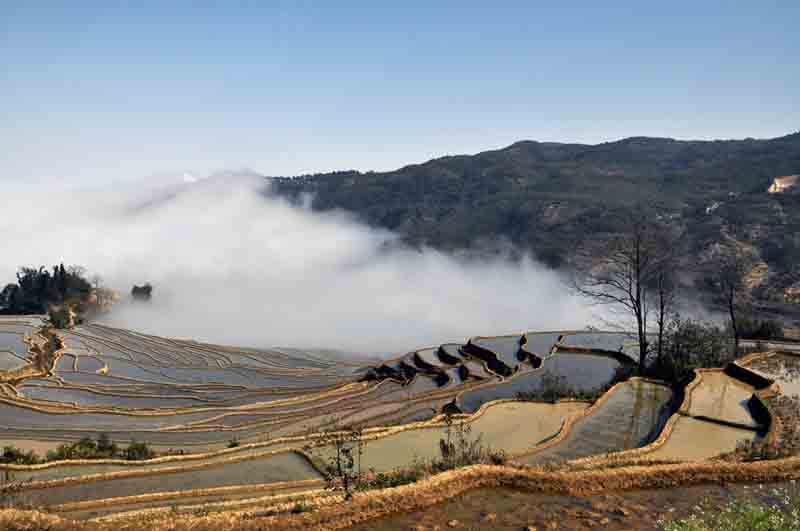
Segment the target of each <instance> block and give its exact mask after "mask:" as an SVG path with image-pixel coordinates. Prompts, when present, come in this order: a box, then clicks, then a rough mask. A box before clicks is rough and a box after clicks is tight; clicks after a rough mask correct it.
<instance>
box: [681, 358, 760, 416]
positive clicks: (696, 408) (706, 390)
mask: <svg viewBox="0 0 800 531" xmlns="http://www.w3.org/2000/svg"><path fill="white" fill-rule="evenodd" d="M754 391H755V389H754V388H753V387H752V386H750V385H747V384H746V383H744V382H741V381H739V380H736V379H734V378H732V377H730V376H728V375H727V374H725V373H724V372H722V371H716V372H710V371H706V372H703V373H701V380H700V384H699V385H698V386H697V387H695V388H694V390H693V391H692V394H691V400H690V402H689V407H688V408H686V409H687V410H686V411H685V413H687V414H688V415H691V416H693V417H704V418H708V419H712V420H720V421H723V422H729V423H732V424H738V425H742V426H746V427H751V428H756V427H758V423H757V422H756V421H755V419H754V418H753V416H752V414H751V413H750V408H749V407H748V405H747V403H748V401H749V400H750V398H751V397H752V396H753V392H754Z"/></svg>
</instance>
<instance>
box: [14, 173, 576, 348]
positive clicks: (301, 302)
mask: <svg viewBox="0 0 800 531" xmlns="http://www.w3.org/2000/svg"><path fill="white" fill-rule="evenodd" d="M266 186H267V185H266V181H265V180H264V179H260V178H256V177H242V176H236V177H234V176H226V177H214V178H209V179H203V180H199V181H197V182H186V183H182V184H180V185H174V186H169V187H163V188H158V189H154V188H139V189H133V188H126V187H122V188H114V189H108V190H100V191H91V192H80V193H79V192H58V193H48V192H47V191H46V190H42V189H37V190H36V191H33V190H30V191H28V192H27V193H26V194H19V195H15V197H14V199H13V201H11V200H9V201H4V203H5V204H4V212H3V218H2V220H0V228H2V234H3V238H2V240H3V247H4V249H3V253H2V256H3V260H2V263H0V281H2V282H5V281H10V280H12V279H13V277H14V272H15V271H16V268H17V267H19V266H21V265H34V264H36V265H50V264H53V263H57V262H60V261H64V262H65V263H67V264H81V265H83V266H85V267H87V268H88V271H89V275H92V274H99V275H101V276H102V278H103V280H104V283H105V284H106V285H107V286H108V287H111V288H114V289H116V290H118V291H120V292H121V293H122V295H123V301H124V302H122V303H120V304H118V305H117V307H116V309H115V310H114V311H113V312H112V313H111V315H109V316H108V317H107V318H106V319H107V320H108V321H109V322H110V323H111V324H113V325H115V326H121V327H127V328H133V329H137V330H142V331H147V332H152V333H155V334H160V335H166V336H173V337H186V338H194V339H198V340H203V341H211V342H220V343H230V344H240V345H252V346H262V347H265V346H297V347H323V348H336V349H343V350H350V351H356V352H371V353H387V352H403V351H407V350H410V349H412V348H414V347H419V346H424V345H428V344H436V343H441V342H443V341H449V340H456V341H460V340H463V339H465V338H466V337H468V336H470V335H477V334H498V333H503V332H513V331H521V330H527V329H553V328H568V327H576V328H583V327H585V326H586V325H587V324H589V323H590V321H591V320H592V317H591V313H590V311H589V310H588V309H587V308H586V305H585V303H582V301H581V300H579V299H575V298H573V297H571V296H570V295H569V294H568V293H567V289H566V288H565V286H564V283H563V282H562V280H561V279H560V278H559V276H558V275H557V274H556V273H554V272H552V271H550V270H548V269H546V268H545V267H544V266H542V265H540V264H538V263H537V262H536V261H535V260H533V259H532V258H526V259H524V260H522V261H521V262H511V261H508V260H506V259H504V258H503V257H497V258H494V259H489V260H486V259H482V260H479V259H469V260H463V259H456V258H454V257H452V256H449V255H447V254H443V253H441V252H438V251H435V250H431V249H426V250H424V251H421V252H420V251H415V250H412V249H409V248H407V247H405V246H403V245H401V244H400V243H399V242H398V238H397V236H396V235H394V234H392V233H389V232H384V231H379V230H374V229H371V228H369V227H367V226H365V225H363V224H361V223H359V222H357V221H356V220H355V219H353V218H352V217H350V216H348V215H346V214H344V213H313V212H311V210H310V209H309V208H307V207H298V206H293V205H290V204H289V203H287V202H286V201H284V200H282V199H279V198H276V197H270V196H268V194H265V193H264V192H265V187H266ZM146 281H149V282H151V283H152V284H153V286H154V291H153V294H154V296H153V299H152V301H151V302H150V303H139V304H136V303H131V302H130V301H129V300H128V299H129V293H130V288H131V286H132V284H134V283H138V284H142V283H144V282H146Z"/></svg>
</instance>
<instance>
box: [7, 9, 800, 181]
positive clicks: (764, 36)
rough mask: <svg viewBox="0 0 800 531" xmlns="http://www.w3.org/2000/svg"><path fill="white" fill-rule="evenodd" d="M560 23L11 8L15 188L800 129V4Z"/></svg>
mask: <svg viewBox="0 0 800 531" xmlns="http://www.w3.org/2000/svg"><path fill="white" fill-rule="evenodd" d="M125 4H131V5H130V6H127V5H125ZM133 4H136V5H135V6H134V5H133ZM167 4H168V7H165V6H166V5H167ZM390 4H391V5H390ZM548 4H556V3H544V2H536V1H531V0H526V1H520V2H503V1H497V2H486V1H483V2H471V1H468V0H461V1H458V2H435V1H425V2H418V1H415V0H409V1H405V2H392V3H389V2H374V1H370V2H348V1H340V2H304V1H300V0H296V1H292V2H267V1H263V2H233V1H232V2H191V3H186V4H181V3H179V2H144V1H143V2H135V3H132V2H131V3H128V2H111V1H104V2H98V3H92V2H81V1H78V0H76V1H71V2H38V1H34V0H28V1H24V2H14V1H10V0H0V182H2V183H3V185H4V186H5V187H6V188H8V187H9V186H12V185H15V184H22V183H58V184H60V185H76V186H84V185H94V184H97V183H104V184H105V183H109V182H116V181H124V180H135V179H142V178H151V179H155V180H160V179H164V180H168V179H170V178H172V177H173V176H174V175H184V173H185V172H189V173H190V174H191V173H192V172H199V173H202V174H208V173H209V172H213V171H218V170H239V169H245V168H246V169H251V170H253V171H256V172H259V173H261V174H266V175H296V174H301V173H308V172H316V171H329V170H341V169H359V170H388V169H393V168H396V167H400V166H402V165H405V164H409V163H415V162H422V161H424V160H427V159H430V158H433V157H437V156H442V155H447V154H456V153H475V152H479V151H483V150H486V149H493V148H498V147H502V146H505V145H508V144H510V143H512V142H514V141H517V140H521V139H532V140H547V141H570V142H586V143H598V142H603V141H610V140H614V139H619V138H623V137H626V136H633V135H647V136H670V137H675V138H686V139H689V138H692V139H706V138H708V139H712V138H744V137H757V138H766V137H775V136H781V135H784V134H788V133H791V132H794V131H797V130H798V129H800V105H798V97H797V95H798V91H799V90H800V89H798V87H800V60H798V57H800V33H798V31H797V21H798V20H800V2H797V1H796V0H787V1H782V2H781V1H763V2H711V1H697V0H693V1H682V0H678V1H673V2H641V1H636V2H633V1H631V2H570V1H563V2H558V3H557V5H548Z"/></svg>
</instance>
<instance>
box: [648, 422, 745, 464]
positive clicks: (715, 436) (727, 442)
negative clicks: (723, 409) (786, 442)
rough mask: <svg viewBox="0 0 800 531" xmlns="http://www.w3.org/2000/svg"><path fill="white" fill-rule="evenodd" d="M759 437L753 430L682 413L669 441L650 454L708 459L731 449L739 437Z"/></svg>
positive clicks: (689, 458)
mask: <svg viewBox="0 0 800 531" xmlns="http://www.w3.org/2000/svg"><path fill="white" fill-rule="evenodd" d="M758 439H759V437H758V434H757V433H756V432H755V431H753V430H746V429H742V428H734V427H731V426H724V425H721V424H715V423H713V422H707V421H703V420H698V419H694V418H691V417H681V418H679V419H678V422H677V423H676V424H675V427H674V428H673V430H672V434H671V435H670V436H669V439H667V442H666V443H665V444H664V445H663V446H662V447H661V448H659V449H657V450H655V451H654V452H652V453H650V454H648V457H650V458H653V459H657V460H668V461H671V460H677V461H694V460H700V459H708V458H710V457H715V456H717V455H719V454H722V453H726V452H732V451H733V450H735V449H736V445H737V444H738V443H739V441H748V442H753V441H757V440H758Z"/></svg>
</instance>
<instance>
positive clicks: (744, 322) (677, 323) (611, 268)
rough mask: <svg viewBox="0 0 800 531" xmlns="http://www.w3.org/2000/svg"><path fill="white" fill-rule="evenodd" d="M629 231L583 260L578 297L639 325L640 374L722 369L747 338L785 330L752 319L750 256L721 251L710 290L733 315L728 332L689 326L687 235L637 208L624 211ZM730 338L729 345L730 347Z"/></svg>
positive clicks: (701, 325) (766, 336)
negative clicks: (685, 313)
mask: <svg viewBox="0 0 800 531" xmlns="http://www.w3.org/2000/svg"><path fill="white" fill-rule="evenodd" d="M622 216H623V219H622V222H621V223H620V226H621V227H623V229H622V230H621V231H620V232H619V233H617V234H616V235H615V236H614V237H613V238H609V239H607V240H604V241H602V242H600V243H598V244H597V245H594V246H588V247H586V248H584V249H582V250H581V251H580V252H579V253H578V256H579V258H580V259H579V260H578V264H579V265H578V269H579V273H578V274H577V275H576V277H575V280H574V287H575V288H576V290H577V292H578V293H580V294H581V295H583V296H584V297H586V298H587V299H589V300H591V301H592V302H594V303H596V304H601V305H606V306H608V307H610V308H612V309H613V310H615V311H616V312H617V313H618V314H619V316H620V317H619V319H617V322H619V321H622V322H623V323H632V324H633V325H634V326H635V329H636V333H637V335H638V340H639V349H640V358H639V372H640V373H641V374H645V373H646V372H647V370H648V364H652V365H653V366H654V367H657V368H660V369H661V370H665V369H666V368H667V367H670V369H671V370H672V369H675V370H679V368H680V367H681V366H685V365H686V364H695V365H696V364H701V365H706V364H719V363H720V362H721V358H722V357H723V356H724V355H726V354H727V355H731V356H732V355H735V354H736V353H737V352H738V351H739V341H740V339H742V338H753V339H770V338H776V337H781V336H782V335H783V331H782V329H781V327H780V325H779V324H777V323H775V322H773V321H759V320H754V319H750V318H749V317H748V316H749V311H750V303H751V301H750V299H749V293H748V290H747V287H746V283H745V279H746V275H747V272H748V270H749V268H748V257H747V256H745V255H744V254H743V253H742V252H741V250H740V249H738V248H736V247H734V246H730V247H728V248H721V249H718V252H717V255H716V256H715V257H714V261H715V263H714V264H713V268H712V271H713V272H712V273H711V275H710V277H709V278H708V279H707V285H708V286H710V288H711V289H712V290H713V293H714V294H715V296H716V299H717V302H718V303H719V304H720V305H721V306H722V307H724V308H725V311H726V313H727V317H728V319H727V321H728V323H727V330H723V329H721V328H719V327H716V326H714V325H709V324H704V323H698V322H694V321H691V320H686V319H683V318H682V317H681V316H680V314H679V308H678V305H679V300H680V294H679V289H680V286H681V282H680V278H679V272H680V270H681V267H682V266H683V265H685V264H683V263H682V262H681V260H680V257H681V256H685V255H684V254H683V253H682V247H683V246H684V245H685V239H684V235H683V234H682V233H681V232H680V231H679V230H676V227H675V226H674V225H672V224H670V223H669V221H668V220H667V221H665V220H663V219H662V218H660V217H659V216H658V215H656V213H655V211H654V210H653V209H651V208H647V207H645V206H642V205H637V206H636V208H632V209H629V210H626V211H624V214H623V215H622ZM726 332H727V334H728V338H729V341H728V342H726V341H725V333H726Z"/></svg>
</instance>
